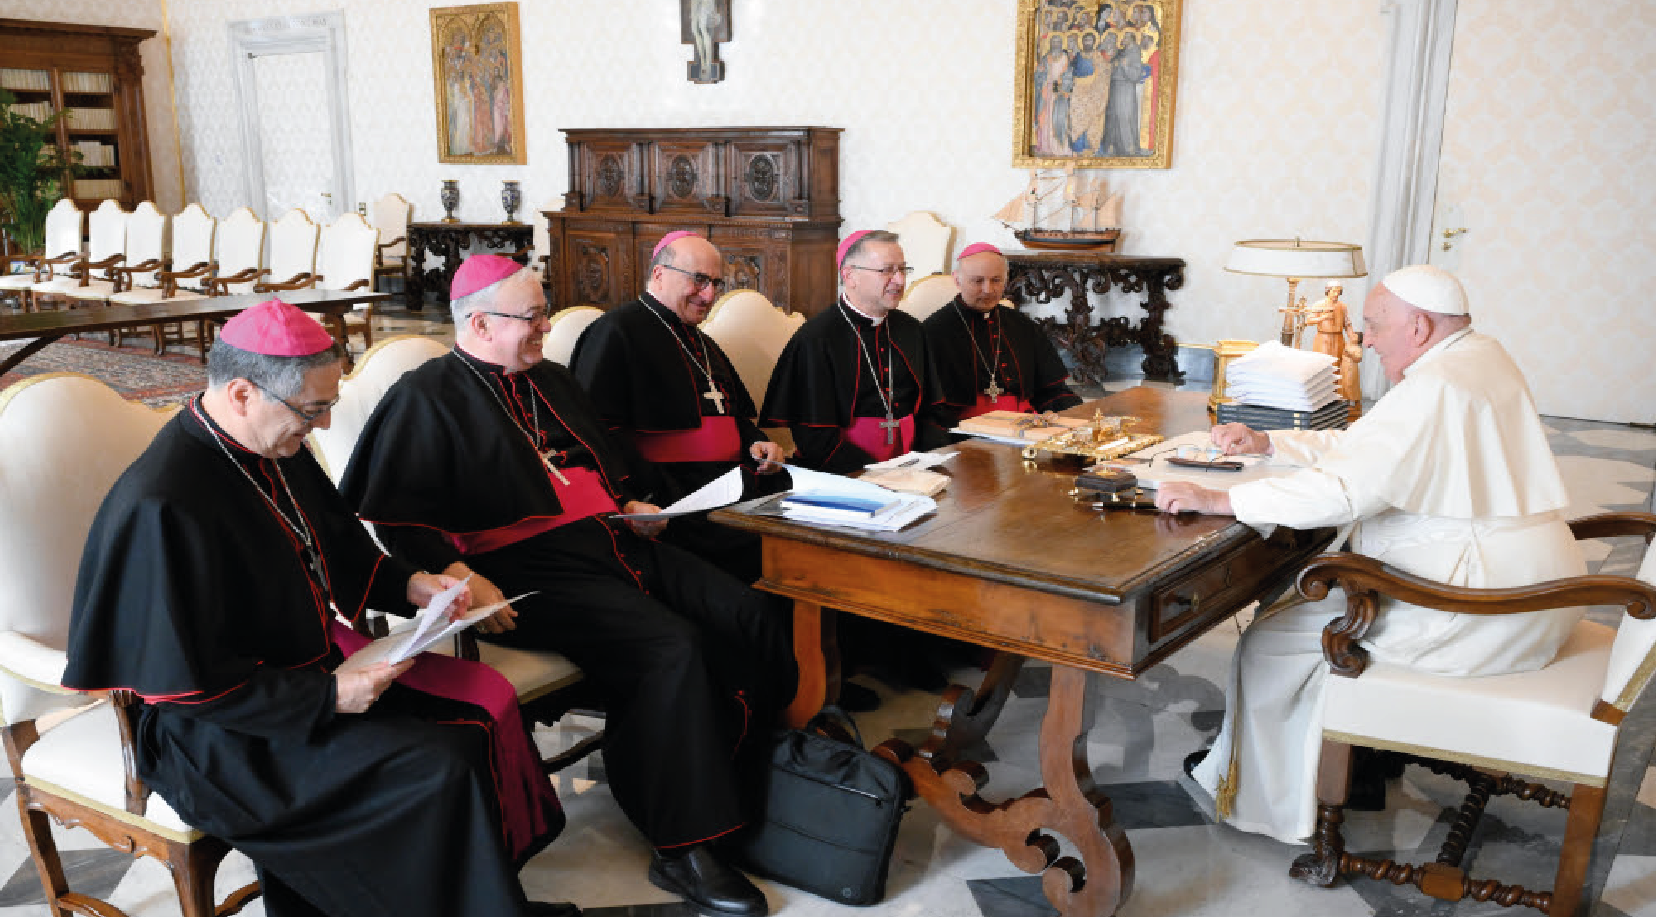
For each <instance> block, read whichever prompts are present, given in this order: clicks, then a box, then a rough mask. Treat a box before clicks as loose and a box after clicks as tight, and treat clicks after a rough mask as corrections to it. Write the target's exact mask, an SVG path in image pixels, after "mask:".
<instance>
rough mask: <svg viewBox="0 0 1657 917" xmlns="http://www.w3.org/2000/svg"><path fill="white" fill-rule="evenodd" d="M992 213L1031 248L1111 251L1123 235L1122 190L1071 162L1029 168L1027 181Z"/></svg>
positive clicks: (1114, 249)
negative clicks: (1047, 168) (1118, 191)
mask: <svg viewBox="0 0 1657 917" xmlns="http://www.w3.org/2000/svg"><path fill="white" fill-rule="evenodd" d="M995 219H997V220H999V221H1000V222H1001V225H1003V226H1005V227H1007V228H1008V229H1011V230H1013V236H1014V237H1015V238H1017V239H1018V241H1020V242H1022V243H1024V244H1025V245H1027V246H1029V247H1030V248H1078V249H1082V248H1103V249H1105V250H1106V251H1110V252H1114V251H1116V241H1117V240H1118V239H1119V238H1121V236H1122V195H1120V194H1110V193H1109V192H1108V190H1107V189H1106V188H1105V180H1104V179H1102V178H1095V179H1092V180H1089V179H1088V178H1087V177H1086V176H1082V177H1078V176H1077V175H1076V167H1075V166H1067V167H1065V169H1064V170H1063V171H1057V170H1050V171H1042V170H1038V169H1031V170H1030V181H1029V184H1027V185H1026V186H1025V188H1024V190H1023V191H1022V192H1020V193H1019V195H1018V196H1017V197H1015V198H1013V199H1012V200H1010V201H1008V202H1007V206H1005V207H1002V208H1001V209H1000V210H998V211H996V212H995ZM1020 224H1022V225H1023V227H1024V228H1022V229H1020V228H1018V227H1019V225H1020ZM1061 227H1062V228H1061Z"/></svg>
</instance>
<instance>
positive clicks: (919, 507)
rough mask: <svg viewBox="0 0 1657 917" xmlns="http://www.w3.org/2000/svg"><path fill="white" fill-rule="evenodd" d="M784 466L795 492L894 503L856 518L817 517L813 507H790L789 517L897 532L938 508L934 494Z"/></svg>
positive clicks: (812, 521)
mask: <svg viewBox="0 0 1657 917" xmlns="http://www.w3.org/2000/svg"><path fill="white" fill-rule="evenodd" d="M783 468H784V469H785V470H786V471H787V472H788V477H789V480H790V481H791V482H792V483H793V485H794V486H793V488H792V490H793V492H794V493H819V494H833V495H836V496H851V497H865V498H867V499H870V500H880V501H881V502H890V503H892V504H893V505H892V506H891V507H890V508H888V509H887V510H886V511H885V512H882V513H878V514H876V515H874V516H871V517H870V518H868V519H861V520H856V521H852V520H847V519H844V518H838V517H836V518H825V517H822V516H815V515H813V514H812V512H811V511H810V510H809V509H790V510H788V511H786V512H784V513H783V515H784V516H785V517H786V518H789V519H797V520H799V521H801V522H810V523H812V524H815V525H835V526H840V527H842V528H851V529H865V530H870V531H877V532H895V531H897V530H898V529H901V528H903V527H904V526H906V525H908V524H909V523H911V522H914V521H915V520H916V519H919V518H920V517H922V516H924V515H926V514H927V513H930V512H932V511H933V510H935V509H937V508H938V501H936V500H934V499H932V498H931V497H923V496H921V495H919V494H903V493H898V492H897V491H895V490H889V489H887V488H885V487H881V486H880V485H879V484H874V483H871V482H869V481H859V480H858V479H856V478H848V477H845V476H843V475H838V474H829V473H827V472H824V471H812V470H811V469H809V468H801V467H800V466H798V465H784V466H783Z"/></svg>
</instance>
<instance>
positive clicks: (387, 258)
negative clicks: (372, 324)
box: [369, 191, 414, 346]
mask: <svg viewBox="0 0 1657 917" xmlns="http://www.w3.org/2000/svg"><path fill="white" fill-rule="evenodd" d="M369 209H370V212H371V213H373V215H374V219H373V223H374V230H375V232H377V233H378V234H379V239H378V242H377V243H376V245H375V247H374V289H376V290H377V289H379V288H380V278H381V277H402V278H404V282H405V284H406V283H407V278H408V224H409V217H410V216H411V215H412V214H413V212H414V205H413V204H410V203H409V202H408V201H407V200H405V199H404V198H403V196H402V195H401V194H398V193H397V192H395V191H393V192H391V193H389V194H386V195H385V196H383V197H381V198H380V199H379V200H377V201H375V202H374V203H373V205H372V206H371V207H370V208H369ZM405 288H406V287H405ZM369 346H373V342H372V341H370V342H369Z"/></svg>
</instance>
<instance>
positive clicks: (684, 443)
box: [633, 415, 742, 462]
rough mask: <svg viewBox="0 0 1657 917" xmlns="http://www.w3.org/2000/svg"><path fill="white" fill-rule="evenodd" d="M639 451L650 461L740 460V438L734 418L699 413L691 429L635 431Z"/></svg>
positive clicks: (634, 436) (634, 439)
mask: <svg viewBox="0 0 1657 917" xmlns="http://www.w3.org/2000/svg"><path fill="white" fill-rule="evenodd" d="M633 441H634V442H636V443H638V446H639V452H640V453H641V454H643V455H644V457H645V458H647V459H649V460H651V461H652V462H740V461H742V438H741V437H740V436H738V435H737V432H736V418H735V417H730V416H728V415H721V416H718V417H703V418H702V425H701V426H700V427H697V428H696V429H694V430H662V431H660V432H654V433H652V432H646V431H642V430H641V431H639V432H636V433H634V434H633Z"/></svg>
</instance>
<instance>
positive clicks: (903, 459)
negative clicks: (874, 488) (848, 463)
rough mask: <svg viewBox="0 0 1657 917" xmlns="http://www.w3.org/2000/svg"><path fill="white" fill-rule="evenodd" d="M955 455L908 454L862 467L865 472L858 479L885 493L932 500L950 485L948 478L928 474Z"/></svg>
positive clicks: (934, 473)
mask: <svg viewBox="0 0 1657 917" xmlns="http://www.w3.org/2000/svg"><path fill="white" fill-rule="evenodd" d="M958 454H959V453H956V452H910V453H908V454H906V455H900V456H898V457H896V458H889V459H887V460H886V461H884V462H875V463H874V464H872V465H864V466H863V467H864V468H866V469H868V470H867V471H865V472H864V473H863V475H862V477H860V478H858V480H860V481H868V482H870V483H873V484H879V485H880V486H882V487H884V488H886V489H888V490H896V491H899V492H900V493H906V494H921V495H923V496H927V497H931V496H936V495H937V494H939V493H941V492H942V491H943V489H944V488H946V487H948V486H949V476H948V475H943V474H938V473H937V472H935V471H927V470H926V469H928V468H934V467H936V466H938V465H942V464H943V463H944V462H947V461H949V460H950V459H952V458H954V457H955V456H956V455H958Z"/></svg>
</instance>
